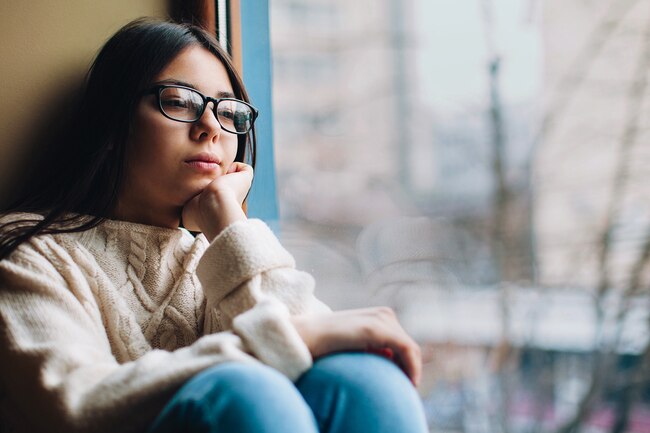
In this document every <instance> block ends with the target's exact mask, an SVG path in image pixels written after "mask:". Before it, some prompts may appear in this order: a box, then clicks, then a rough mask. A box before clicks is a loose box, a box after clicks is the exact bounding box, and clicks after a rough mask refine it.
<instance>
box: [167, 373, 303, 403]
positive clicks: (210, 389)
mask: <svg viewBox="0 0 650 433" xmlns="http://www.w3.org/2000/svg"><path fill="white" fill-rule="evenodd" d="M293 388H294V387H293V384H292V383H291V381H290V380H289V379H288V378H286V377H285V376H283V375H282V374H281V373H279V372H278V371H276V370H274V369H272V368H270V367H267V366H264V365H256V364H243V363H227V364H221V365H217V366H215V367H212V368H209V369H207V370H205V371H203V372H201V373H199V374H197V375H196V376H194V377H193V378H192V379H191V380H190V381H188V382H187V384H186V385H185V386H184V387H183V388H182V389H181V392H180V393H179V394H178V395H179V397H181V398H180V399H181V400H182V401H183V402H184V403H186V404H189V405H194V404H203V405H204V404H206V403H210V404H221V405H224V404H227V405H229V406H233V407H231V409H234V408H235V407H237V406H241V407H245V406H248V405H253V404H256V403H263V402H265V400H267V399H271V398H272V397H275V398H278V395H279V396H281V398H291V397H294V394H296V393H295V392H294V390H293Z"/></svg>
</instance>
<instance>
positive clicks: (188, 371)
mask: <svg viewBox="0 0 650 433" xmlns="http://www.w3.org/2000/svg"><path fill="white" fill-rule="evenodd" d="M66 272H69V273H68V274H67V275H65V274H64V275H62V274H61V273H60V272H57V271H56V269H55V268H54V267H53V266H52V265H51V263H49V262H48V260H46V259H45V258H44V257H43V256H42V255H40V254H38V253H36V252H34V251H30V250H23V251H21V250H20V249H19V250H17V251H16V252H14V254H13V256H12V260H3V261H1V262H0V371H1V372H2V373H1V375H0V377H1V378H2V381H1V385H2V393H3V394H4V401H3V405H4V408H3V409H4V410H5V411H8V412H10V413H11V418H13V419H18V420H19V423H15V422H14V424H15V426H16V427H17V428H18V431H30V432H45V431H47V432H72V433H74V432H93V433H103V432H107V433H108V432H118V431H119V432H127V433H128V432H138V431H144V429H145V428H146V426H147V425H148V424H149V423H150V422H151V421H152V420H153V419H154V417H155V416H156V414H157V413H158V412H159V411H160V410H161V409H162V407H163V406H164V404H165V403H166V401H167V400H168V399H169V398H170V397H171V395H172V394H173V392H174V391H176V390H177V389H178V388H179V387H180V386H181V385H182V384H183V383H184V382H185V381H186V380H188V379H189V378H190V377H192V376H193V375H195V374H196V373H198V372H200V371H202V370H204V369H206V368H208V367H210V366H212V365H214V364H216V363H220V362H224V361H232V360H235V361H240V362H253V363H254V362H258V361H257V360H255V359H254V358H253V357H252V356H250V355H248V354H247V353H246V351H245V348H244V345H243V343H242V341H241V339H240V337H238V336H237V335H235V334H233V333H232V332H221V333H218V334H212V335H206V336H203V337H201V338H200V339H198V340H197V341H195V342H194V344H192V345H190V346H187V347H185V348H182V349H178V350H176V351H173V352H167V351H163V350H151V351H148V352H147V353H146V354H144V355H143V356H141V357H139V358H138V359H136V360H134V361H131V362H126V363H123V364H119V363H118V362H117V361H116V359H115V358H114V356H113V355H112V353H111V348H110V344H109V341H108V338H107V335H106V333H105V332H103V328H102V324H101V319H100V318H99V312H98V310H97V308H96V305H94V304H93V302H92V296H90V295H88V296H86V295H85V294H84V291H85V289H84V287H83V280H82V279H77V280H78V281H79V284H78V285H77V287H73V286H72V285H71V284H70V280H71V279H75V275H74V272H75V269H74V266H73V265H70V266H69V268H68V270H67V271H66ZM86 292H87V291H86ZM86 294H88V293H86ZM10 422H11V421H10Z"/></svg>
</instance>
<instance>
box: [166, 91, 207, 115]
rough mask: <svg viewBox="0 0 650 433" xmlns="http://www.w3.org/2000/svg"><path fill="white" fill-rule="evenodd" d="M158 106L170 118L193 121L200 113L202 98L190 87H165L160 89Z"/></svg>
mask: <svg viewBox="0 0 650 433" xmlns="http://www.w3.org/2000/svg"><path fill="white" fill-rule="evenodd" d="M160 108H162V110H163V112H164V113H165V114H166V115H167V116H169V117H171V118H172V119H176V120H184V121H190V122H193V121H195V120H197V119H198V118H199V117H200V115H201V111H202V110H203V98H201V95H199V94H198V93H196V92H195V91H193V90H190V89H182V88H179V87H165V88H164V89H162V90H161V91H160Z"/></svg>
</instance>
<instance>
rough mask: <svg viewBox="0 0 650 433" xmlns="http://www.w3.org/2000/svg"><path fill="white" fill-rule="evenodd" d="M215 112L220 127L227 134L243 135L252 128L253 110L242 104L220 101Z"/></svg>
mask: <svg viewBox="0 0 650 433" xmlns="http://www.w3.org/2000/svg"><path fill="white" fill-rule="evenodd" d="M216 112H217V119H218V120H219V123H220V124H221V127H222V128H223V129H225V130H226V131H228V132H233V133H235V134H245V133H247V132H248V131H250V129H251V127H252V126H253V120H254V119H253V110H252V109H251V107H249V106H248V105H246V104H244V103H243V102H240V101H235V100H231V99H222V100H221V101H219V105H217V109H216Z"/></svg>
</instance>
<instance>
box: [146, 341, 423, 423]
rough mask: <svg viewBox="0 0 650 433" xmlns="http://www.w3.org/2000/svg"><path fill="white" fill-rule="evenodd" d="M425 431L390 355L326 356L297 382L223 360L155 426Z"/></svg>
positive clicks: (414, 397) (189, 386)
mask: <svg viewBox="0 0 650 433" xmlns="http://www.w3.org/2000/svg"><path fill="white" fill-rule="evenodd" d="M181 432H183V433H185V432H191V433H316V432H322V433H363V432H372V433H425V432H428V429H427V425H426V421H425V418H424V412H423V409H422V403H421V401H420V398H419V397H418V394H417V392H416V390H415V388H414V387H413V385H412V384H411V382H410V381H409V380H408V378H407V377H406V375H405V374H404V373H403V372H402V371H401V370H400V369H399V368H398V367H397V366H396V365H395V364H393V363H392V362H391V361H389V360H387V359H385V358H383V357H380V356H378V355H372V354H366V353H356V352H354V353H337V354H333V355H329V356H326V357H323V358H320V359H318V360H316V361H315V362H314V365H313V367H312V368H311V369H309V370H308V371H307V372H305V373H304V374H303V375H302V376H301V377H300V378H299V379H298V380H297V381H296V383H295V384H294V383H292V382H291V381H290V380H289V379H287V378H286V377H285V376H284V375H282V374H280V373H279V372H277V371H276V370H274V369H272V368H270V367H267V366H264V365H255V364H243V363H232V362H231V363H224V364H219V365H217V366H214V367H212V368H210V369H208V370H206V371H204V372H202V373H200V374H198V375H196V376H195V377H194V378H192V379H191V380H189V381H188V382H187V383H186V384H185V385H183V387H182V388H181V389H180V390H179V391H178V392H177V393H176V394H175V395H174V396H173V397H172V399H171V400H170V402H169V403H168V404H167V406H165V408H164V409H163V411H162V412H161V413H160V415H159V416H158V418H157V419H156V420H155V422H154V424H153V425H152V426H151V428H150V430H149V432H148V433H181Z"/></svg>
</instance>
